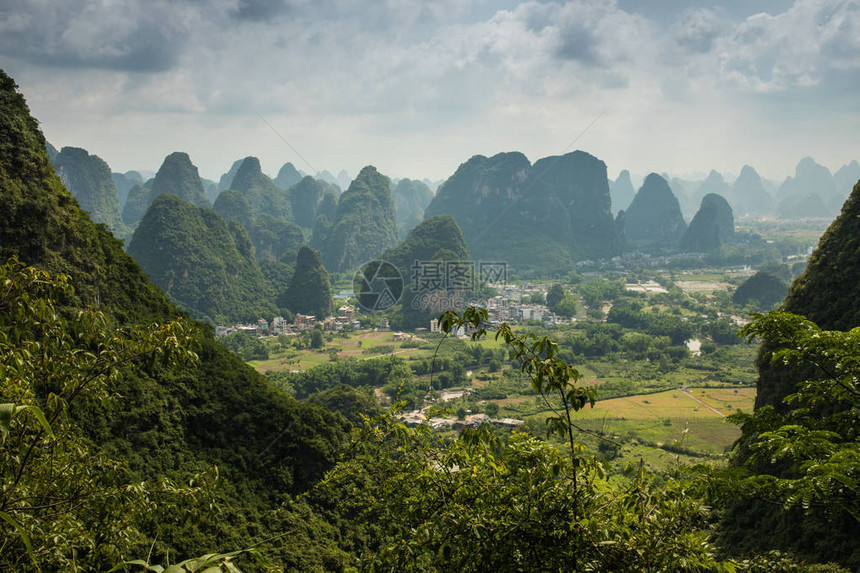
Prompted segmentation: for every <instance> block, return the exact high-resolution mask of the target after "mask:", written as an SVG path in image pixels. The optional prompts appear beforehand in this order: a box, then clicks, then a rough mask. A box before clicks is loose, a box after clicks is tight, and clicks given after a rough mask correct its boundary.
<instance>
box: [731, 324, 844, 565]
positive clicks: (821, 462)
mask: <svg viewBox="0 0 860 573" xmlns="http://www.w3.org/2000/svg"><path fill="white" fill-rule="evenodd" d="M754 317H755V320H754V321H753V322H751V323H750V324H748V325H747V326H746V327H744V328H743V329H742V330H741V334H742V335H743V336H745V337H747V338H748V339H752V338H753V337H761V338H762V339H763V340H764V342H765V343H766V344H763V348H768V349H769V350H767V352H766V353H765V355H764V358H765V359H766V360H768V361H769V362H771V363H773V364H779V365H781V366H782V367H784V368H788V369H789V370H790V371H792V372H797V373H805V374H806V376H805V377H804V378H805V379H804V380H803V381H801V382H800V383H799V384H798V385H797V387H796V391H795V392H794V393H793V394H790V395H788V396H787V397H786V398H785V403H786V404H787V405H790V407H788V408H784V409H783V410H781V411H780V410H777V409H776V408H774V407H773V406H769V405H768V406H764V407H760V408H758V409H756V410H755V412H754V413H752V414H744V413H738V414H733V415H732V416H730V419H731V420H732V421H734V422H735V423H737V424H740V425H741V431H742V436H741V439H740V442H739V443H740V451H739V456H738V459H739V460H742V462H741V463H740V465H739V467H736V468H733V469H731V470H730V471H728V472H727V473H724V474H721V477H722V481H720V482H718V483H719V484H720V486H721V489H720V491H721V493H722V495H723V496H725V498H726V499H728V500H736V499H738V498H740V499H741V500H743V504H744V505H749V504H750V502H755V503H763V504H764V505H766V506H769V507H778V508H781V512H782V514H783V516H784V517H786V519H785V520H772V521H774V522H778V523H779V524H780V525H779V527H778V528H776V530H773V531H769V532H768V534H767V535H764V536H762V537H764V538H765V539H768V540H770V541H771V542H774V541H776V542H779V539H789V540H791V542H790V543H791V545H790V548H791V549H793V550H794V551H797V552H798V553H800V554H801V555H809V556H811V557H812V558H815V559H820V558H827V559H834V560H837V561H840V562H842V563H844V564H846V565H848V566H851V567H852V568H855V569H856V567H857V566H858V559H857V557H856V555H854V546H855V545H854V543H853V540H855V539H856V535H857V532H858V531H860V419H858V417H857V412H858V411H860V362H858V356H860V328H854V329H852V330H851V331H849V332H841V331H837V330H832V331H829V330H822V329H820V328H819V327H818V326H817V325H816V324H815V323H813V322H811V321H809V320H807V319H805V318H803V317H800V316H797V315H793V314H790V313H787V312H780V311H774V312H770V313H768V314H767V315H761V314H756V315H754ZM822 531H829V533H828V536H827V538H825V539H822V538H820V532H822ZM816 532H818V533H816Z"/></svg>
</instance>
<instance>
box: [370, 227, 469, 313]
mask: <svg viewBox="0 0 860 573" xmlns="http://www.w3.org/2000/svg"><path fill="white" fill-rule="evenodd" d="M380 258H381V259H382V260H384V261H387V262H389V263H391V264H392V265H394V266H395V267H397V269H398V270H399V271H400V276H401V277H402V278H403V283H404V289H403V293H402V296H401V299H400V304H399V305H398V306H397V307H396V308H395V309H394V310H393V316H392V320H393V322H392V324H393V325H394V327H395V328H402V329H407V328H409V329H411V328H416V327H421V326H423V327H426V326H427V325H428V324H429V323H430V319H432V318H434V317H435V316H437V315H438V314H439V312H440V311H442V310H445V309H447V308H449V306H450V305H449V306H445V308H441V306H444V303H437V304H435V305H434V304H433V302H432V301H433V300H434V297H435V300H449V299H450V300H453V299H455V298H456V299H459V300H465V298H466V297H467V295H468V291H471V290H473V289H474V290H477V285H474V284H472V283H473V282H474V279H475V277H473V276H472V274H473V265H472V259H471V257H470V256H469V249H468V247H467V246H466V241H465V239H464V238H463V232H462V231H461V230H460V227H459V226H458V225H457V221H456V220H454V217H452V216H450V215H434V216H431V217H428V218H426V219H424V220H423V221H422V222H421V223H420V224H419V225H418V226H417V227H415V228H414V229H412V230H411V231H409V234H408V235H407V237H406V239H405V240H404V241H403V242H402V243H400V244H399V245H397V246H396V247H393V248H391V249H388V250H387V251H385V252H384V253H383V254H382V256H381V257H380ZM428 263H429V264H428ZM416 264H417V267H416ZM446 264H448V265H454V266H456V267H458V268H464V269H466V270H467V271H468V276H467V277H466V278H467V279H468V284H467V285H466V288H462V287H460V288H458V286H460V285H458V284H456V283H455V281H454V280H451V281H448V280H445V276H446ZM449 268H453V267H449ZM425 271H426V272H425ZM428 273H436V274H435V275H428ZM434 276H436V277H438V279H439V280H438V281H434V280H432V278H433V277H434ZM428 278H429V279H430V280H428ZM449 282H450V284H449ZM452 304H453V303H452Z"/></svg>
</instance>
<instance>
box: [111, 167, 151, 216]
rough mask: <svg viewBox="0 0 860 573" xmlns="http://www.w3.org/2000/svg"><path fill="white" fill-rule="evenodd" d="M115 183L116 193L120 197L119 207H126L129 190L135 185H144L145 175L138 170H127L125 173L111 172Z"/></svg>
mask: <svg viewBox="0 0 860 573" xmlns="http://www.w3.org/2000/svg"><path fill="white" fill-rule="evenodd" d="M111 177H113V184H114V185H115V186H116V195H117V197H118V198H119V207H120V209H122V208H123V207H125V202H126V200H127V199H128V192H129V191H131V188H132V187H134V186H135V185H143V176H142V175H141V174H140V173H138V172H137V171H126V172H125V173H111Z"/></svg>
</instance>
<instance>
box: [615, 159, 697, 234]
mask: <svg viewBox="0 0 860 573" xmlns="http://www.w3.org/2000/svg"><path fill="white" fill-rule="evenodd" d="M624 229H625V231H624V232H625V238H626V240H627V242H628V243H630V244H632V245H636V246H657V247H664V248H665V247H673V246H676V245H677V243H678V241H679V240H680V238H681V237H682V236H683V234H684V231H686V229H687V224H686V222H685V221H684V216H683V215H682V214H681V206H680V205H679V204H678V199H677V198H676V197H675V194H674V193H672V190H671V189H670V188H669V184H668V183H667V182H666V180H665V179H663V178H662V177H660V176H659V175H657V174H656V173H652V174H650V175H649V176H648V177H646V178H645V182H644V183H643V184H642V187H641V188H640V189H639V191H638V192H637V193H636V197H634V198H633V202H632V203H630V207H629V208H628V209H627V210H626V211H625V213H624Z"/></svg>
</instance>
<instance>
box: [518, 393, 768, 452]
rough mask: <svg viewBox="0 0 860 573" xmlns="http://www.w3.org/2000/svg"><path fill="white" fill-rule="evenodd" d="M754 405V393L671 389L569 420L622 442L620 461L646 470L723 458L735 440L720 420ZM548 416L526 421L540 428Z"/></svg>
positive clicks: (735, 432) (601, 405)
mask: <svg viewBox="0 0 860 573" xmlns="http://www.w3.org/2000/svg"><path fill="white" fill-rule="evenodd" d="M754 401H755V388H735V389H731V388H689V389H687V391H686V392H684V391H681V390H680V389H676V390H669V391H665V392H657V393H654V394H640V395H636V396H627V397H624V398H614V399H611V400H601V401H598V402H597V403H596V404H595V406H594V408H589V407H586V408H585V409H583V410H581V411H579V412H577V413H576V416H575V419H576V424H577V425H578V426H580V427H581V428H582V429H583V430H586V431H587V432H594V433H599V434H602V435H605V436H609V437H611V438H612V439H615V440H617V441H619V442H620V443H622V444H623V446H622V447H621V449H620V451H619V459H620V460H626V461H627V462H629V461H631V460H632V459H634V458H635V459H638V458H642V459H643V460H644V461H645V463H646V464H647V465H649V466H651V467H665V464H666V463H668V462H669V461H672V462H677V461H678V460H679V459H680V460H681V461H682V462H684V461H686V462H690V461H702V460H703V459H708V458H710V457H713V456H719V455H721V454H723V453H725V452H726V451H727V450H728V449H729V448H730V447H731V445H732V444H733V443H734V441H735V440H737V438H738V437H739V436H740V430H739V429H738V428H737V426H735V425H734V424H732V423H730V422H728V421H727V420H726V419H725V415H727V414H730V413H732V412H733V411H735V410H737V409H741V410H745V411H750V410H752V407H753V402H754ZM511 405H512V406H514V407H516V405H517V404H516V403H512V404H511ZM708 406H710V408H709V407H708ZM711 408H713V409H711ZM548 415H549V413H547V412H541V413H539V414H536V415H534V416H531V417H530V418H529V419H530V420H532V421H533V422H538V423H539V424H540V425H542V424H543V420H544V418H546V416H548ZM583 436H584V437H586V438H588V434H587V433H586V434H583ZM679 456H680V457H679Z"/></svg>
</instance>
